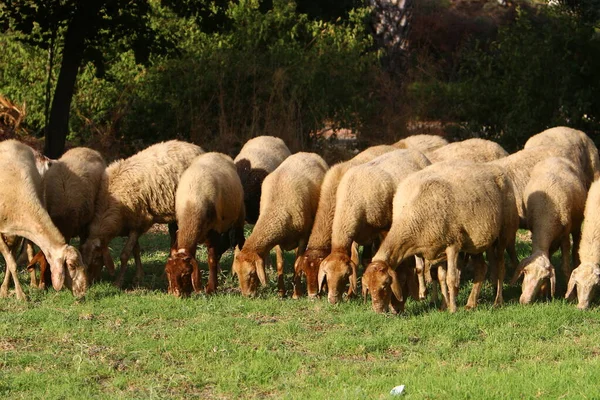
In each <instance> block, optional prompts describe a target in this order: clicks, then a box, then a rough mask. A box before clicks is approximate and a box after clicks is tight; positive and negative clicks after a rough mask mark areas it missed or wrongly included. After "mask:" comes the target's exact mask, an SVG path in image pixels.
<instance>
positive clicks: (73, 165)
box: [29, 147, 114, 289]
mask: <svg viewBox="0 0 600 400" xmlns="http://www.w3.org/2000/svg"><path fill="white" fill-rule="evenodd" d="M105 169H106V162H105V161H104V158H103V157H102V155H100V153H98V152H97V151H96V150H92V149H89V148H86V147H76V148H73V149H71V150H68V151H67V152H66V153H65V154H63V155H62V157H61V158H60V159H58V160H57V161H54V162H53V165H52V168H51V169H50V170H49V171H48V172H47V173H46V175H45V176H44V178H43V180H42V185H43V188H44V189H43V191H44V200H45V203H46V210H47V211H48V214H49V215H50V218H51V219H52V222H53V223H54V225H56V227H57V228H58V230H59V231H60V233H61V234H62V235H63V237H64V238H65V241H66V242H67V243H68V242H69V241H70V240H71V238H74V237H76V236H79V237H80V239H81V240H80V242H81V243H85V240H86V238H87V232H88V225H89V224H90V222H91V221H92V218H93V217H94V205H95V202H96V196H97V194H98V189H99V188H100V182H101V180H102V174H103V173H104V170H105ZM35 262H39V263H40V288H41V289H43V288H45V287H46V285H47V284H49V281H48V276H47V274H46V265H47V263H46V262H45V260H44V259H43V255H41V254H38V255H36V257H35V258H34V259H32V260H30V264H29V265H30V267H31V266H32V265H33V264H34V263H35ZM99 272H100V271H94V270H91V269H88V279H89V281H90V282H92V281H94V280H95V279H97V278H98V273H99ZM113 272H114V271H113Z"/></svg>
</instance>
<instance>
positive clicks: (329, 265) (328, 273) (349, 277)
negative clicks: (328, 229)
mask: <svg viewBox="0 0 600 400" xmlns="http://www.w3.org/2000/svg"><path fill="white" fill-rule="evenodd" d="M355 277H356V264H354V262H353V261H352V260H351V259H350V257H348V255H346V254H345V253H339V252H336V253H332V254H330V255H329V256H327V258H325V260H323V262H322V263H321V267H320V268H319V277H318V278H319V291H321V289H322V288H323V285H324V284H325V281H327V299H328V300H329V302H330V303H331V304H335V303H337V302H338V301H340V300H341V299H342V294H343V292H344V291H345V289H346V285H347V284H348V282H350V289H351V291H352V292H353V293H354V292H356V278H355Z"/></svg>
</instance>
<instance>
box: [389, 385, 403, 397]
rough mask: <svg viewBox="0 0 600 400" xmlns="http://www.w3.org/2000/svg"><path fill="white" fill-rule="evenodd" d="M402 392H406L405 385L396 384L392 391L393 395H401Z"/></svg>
mask: <svg viewBox="0 0 600 400" xmlns="http://www.w3.org/2000/svg"><path fill="white" fill-rule="evenodd" d="M402 393H404V385H400V386H396V387H395V388H393V389H392V390H391V391H390V395H392V396H400V395H401V394H402Z"/></svg>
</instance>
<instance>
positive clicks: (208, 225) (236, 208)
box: [165, 153, 245, 297]
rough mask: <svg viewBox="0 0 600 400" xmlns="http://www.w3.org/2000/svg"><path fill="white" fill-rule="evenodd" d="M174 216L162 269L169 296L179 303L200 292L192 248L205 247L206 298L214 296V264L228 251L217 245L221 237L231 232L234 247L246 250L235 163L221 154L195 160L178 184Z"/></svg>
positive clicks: (194, 250)
mask: <svg viewBox="0 0 600 400" xmlns="http://www.w3.org/2000/svg"><path fill="white" fill-rule="evenodd" d="M175 210H176V213H177V225H178V226H179V230H178V231H177V240H176V242H175V243H174V245H173V246H172V249H171V255H170V256H169V259H168V260H167V264H166V266H165V272H166V274H167V278H168V280H169V293H172V294H174V295H175V296H177V297H179V296H188V295H189V294H190V293H191V291H192V288H193V290H194V291H195V292H199V291H200V288H201V284H200V272H199V269H198V262H197V261H196V248H197V247H198V243H204V242H206V246H207V248H208V270H209V280H208V286H207V287H206V293H213V292H214V291H215V290H216V289H217V268H218V262H219V260H220V258H221V255H222V254H223V252H224V251H225V250H226V249H227V247H230V246H228V245H226V246H221V245H220V244H221V234H228V233H229V232H230V231H232V233H233V234H234V236H235V239H236V243H234V244H233V245H234V246H235V244H237V245H239V246H243V244H244V221H245V213H244V189H243V188H242V183H241V181H240V178H239V176H238V174H237V171H236V168H235V165H234V163H233V160H232V159H231V158H230V157H229V156H226V155H224V154H220V153H206V154H202V155H200V156H198V157H196V158H195V159H194V161H193V162H192V164H191V165H190V167H189V168H188V169H186V170H185V172H184V173H183V175H181V178H180V179H179V186H178V187H177V192H176V194H175ZM227 237H228V236H227Z"/></svg>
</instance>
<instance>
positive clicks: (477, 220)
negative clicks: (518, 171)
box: [362, 161, 518, 312]
mask: <svg viewBox="0 0 600 400" xmlns="http://www.w3.org/2000/svg"><path fill="white" fill-rule="evenodd" d="M517 227H518V214H517V210H516V206H515V200H514V192H513V188H512V184H511V182H510V179H509V178H508V176H507V174H506V173H505V172H504V170H503V169H502V168H499V167H497V166H494V165H491V164H487V163H486V164H475V163H471V162H464V161H447V162H442V163H436V164H432V165H431V166H429V167H427V168H425V169H423V170H421V171H419V172H415V173H413V174H411V175H409V176H408V177H407V178H406V179H404V181H402V182H401V183H400V185H399V186H398V190H397V191H396V195H395V197H394V205H393V222H392V226H391V229H390V231H389V233H388V234H387V236H386V237H385V239H384V241H383V242H382V244H381V246H380V247H379V250H378V251H377V253H376V254H375V256H374V257H373V261H372V263H371V264H369V266H368V267H367V269H366V270H365V273H364V274H363V280H362V282H363V294H364V295H365V296H366V294H367V293H368V292H369V291H370V292H371V297H372V304H373V309H374V310H375V311H376V312H384V311H388V308H389V305H390V297H391V296H390V293H393V294H394V297H396V300H402V299H403V296H402V293H401V289H400V287H399V282H398V279H397V278H396V275H397V273H396V272H395V271H394V270H395V269H396V267H397V266H398V265H399V264H400V263H402V262H403V261H404V260H406V259H407V258H408V257H412V256H414V255H420V256H422V257H423V258H425V259H426V260H428V261H430V262H432V263H435V262H436V261H439V260H442V259H444V258H445V259H447V276H446V271H445V270H444V269H442V268H440V269H439V270H438V275H440V274H441V276H439V278H440V283H441V284H442V293H443V295H444V300H445V302H444V306H445V307H447V308H448V310H449V311H450V312H455V311H456V295H457V291H458V283H459V282H458V273H459V271H458V268H457V261H458V256H459V252H461V251H462V252H466V253H469V254H480V253H482V252H484V251H486V250H487V256H488V259H489V261H490V263H491V264H492V265H496V266H497V270H498V279H497V282H496V284H497V294H496V300H495V305H500V304H502V302H503V299H502V282H503V279H504V254H503V253H504V249H505V248H506V246H507V244H508V243H509V242H510V240H511V238H514V237H515V234H516V231H517ZM479 259H480V261H481V260H482V259H481V258H479ZM477 264H480V262H478V263H477ZM483 266H485V264H483ZM378 270H379V271H378ZM482 270H483V271H482ZM382 271H383V272H388V275H389V276H390V278H389V279H388V280H386V281H384V282H382V284H383V286H382V287H373V286H372V285H370V284H369V282H370V281H371V276H372V275H373V274H375V273H379V274H380V275H381V272H382ZM484 274H485V271H484V268H476V280H475V284H474V287H473V291H472V292H471V296H470V297H469V302H468V303H467V307H468V308H472V307H475V305H476V301H477V297H478V293H479V289H480V288H481V284H482V280H483V277H482V275H484ZM444 282H447V287H446V285H444ZM448 289H449V293H448Z"/></svg>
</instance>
